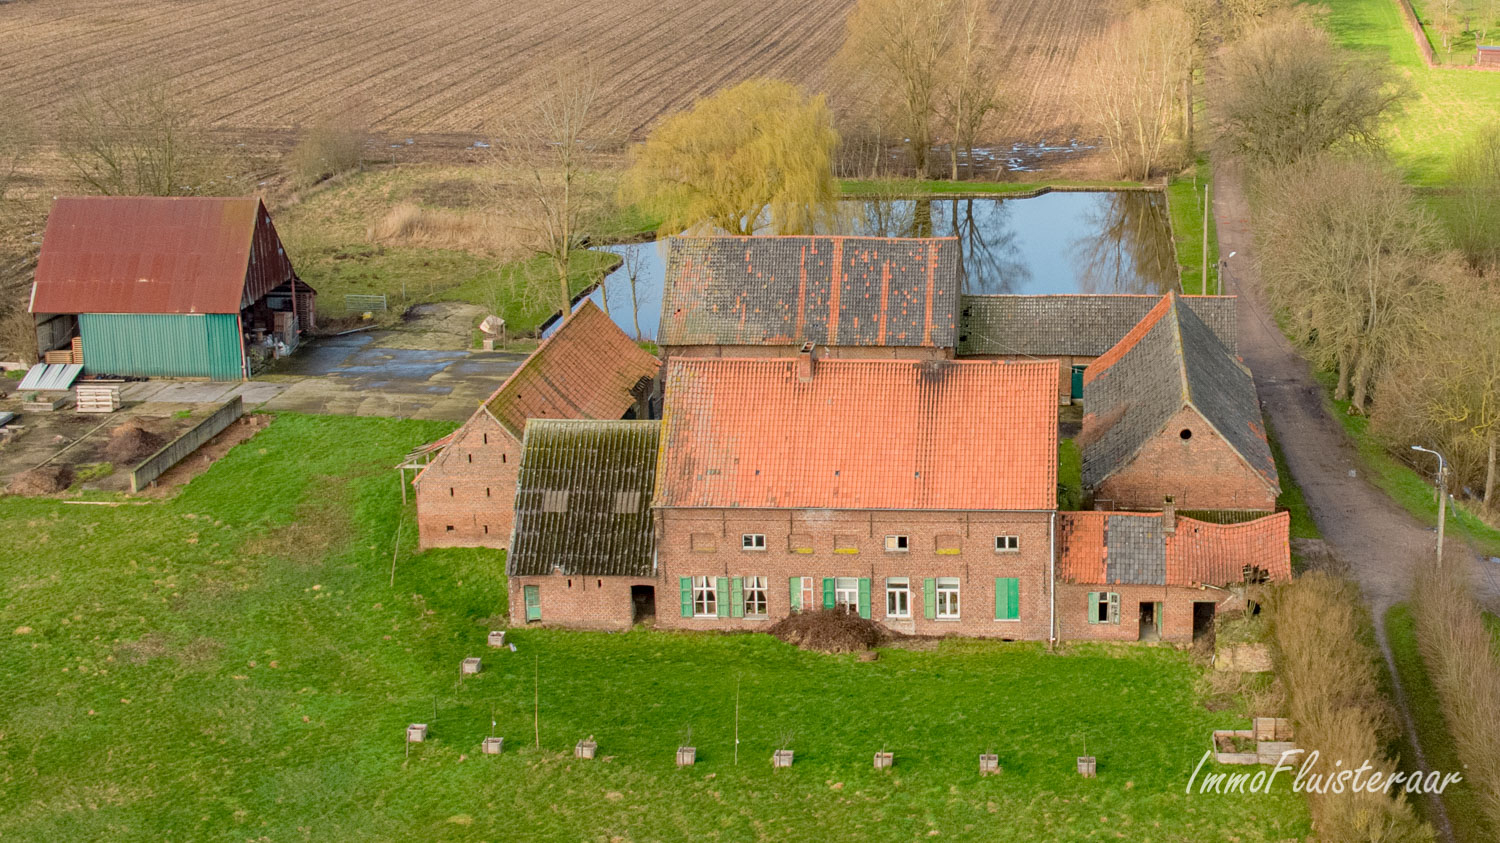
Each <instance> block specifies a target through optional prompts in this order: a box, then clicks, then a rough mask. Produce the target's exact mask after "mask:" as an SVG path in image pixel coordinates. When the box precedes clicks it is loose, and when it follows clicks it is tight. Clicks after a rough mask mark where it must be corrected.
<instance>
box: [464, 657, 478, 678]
mask: <svg viewBox="0 0 1500 843" xmlns="http://www.w3.org/2000/svg"><path fill="white" fill-rule="evenodd" d="M480 667H481V665H480V662H479V659H477V658H467V659H464V663H463V666H462V667H461V668H460V669H461V670H463V672H464V673H465V674H473V673H478V672H479V670H480Z"/></svg>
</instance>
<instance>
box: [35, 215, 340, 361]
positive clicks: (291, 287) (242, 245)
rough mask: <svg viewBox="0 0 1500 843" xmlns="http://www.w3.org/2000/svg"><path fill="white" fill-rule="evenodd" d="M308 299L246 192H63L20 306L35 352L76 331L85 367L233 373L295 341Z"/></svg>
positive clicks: (309, 292) (306, 320) (310, 316)
mask: <svg viewBox="0 0 1500 843" xmlns="http://www.w3.org/2000/svg"><path fill="white" fill-rule="evenodd" d="M315 296H316V294H315V293H314V291H313V289H312V288H311V287H309V286H307V284H306V283H304V282H303V281H302V280H301V279H299V278H298V277H297V273H296V271H295V270H293V269H292V264H291V261H290V260H289V259H288V258H287V255H286V249H285V248H284V247H283V246H282V243H281V240H280V238H278V237H277V235H276V228H275V226H274V225H272V223H271V217H270V214H269V213H267V212H266V207H265V205H264V204H262V203H261V201H260V200H259V199H257V198H255V197H248V198H206V197H181V196H180V197H154V196H71V197H63V198H61V199H58V200H57V201H56V202H55V203H54V204H53V206H52V213H51V214H50V215H49V217H48V219H47V229H46V232H45V233H44V234H43V236H42V248H41V254H40V256H39V257H38V259H37V268H36V281H35V284H34V286H33V287H32V293H31V312H32V313H33V314H35V315H36V318H37V322H38V325H39V330H38V345H39V349H38V351H39V352H42V353H45V352H47V351H49V350H51V349H53V348H58V347H61V346H64V345H68V344H70V343H71V341H72V340H73V338H74V337H78V338H80V339H81V347H82V353H83V367H84V371H85V372H88V373H91V374H110V375H123V376H140V377H194V378H212V379H214V380H238V379H240V378H245V377H249V375H250V374H251V373H252V372H253V370H254V369H255V367H256V366H257V365H258V364H259V363H260V362H261V361H264V360H269V359H272V358H274V357H276V356H278V355H280V354H283V353H286V352H288V351H290V350H291V349H293V348H295V347H296V346H297V344H298V342H299V340H300V338H301V336H302V334H303V332H304V331H306V330H309V329H311V328H313V327H314V311H315Z"/></svg>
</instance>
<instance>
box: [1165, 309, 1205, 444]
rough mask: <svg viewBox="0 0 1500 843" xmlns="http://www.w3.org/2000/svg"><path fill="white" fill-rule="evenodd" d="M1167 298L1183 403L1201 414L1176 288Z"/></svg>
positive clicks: (1173, 348)
mask: <svg viewBox="0 0 1500 843" xmlns="http://www.w3.org/2000/svg"><path fill="white" fill-rule="evenodd" d="M1167 298H1168V299H1169V300H1170V301H1171V304H1170V305H1169V306H1168V307H1167V312H1168V313H1169V314H1171V317H1172V323H1171V328H1172V350H1173V351H1174V352H1176V354H1177V373H1178V375H1180V376H1181V378H1182V403H1183V404H1185V405H1187V406H1189V407H1192V408H1193V409H1194V410H1197V411H1198V415H1200V416H1201V415H1203V411H1202V410H1199V409H1198V405H1197V404H1195V403H1193V381H1192V379H1190V378H1189V377H1188V369H1187V350H1186V349H1184V348H1183V346H1182V311H1181V310H1180V309H1179V307H1178V304H1177V292H1176V291H1175V290H1174V291H1172V292H1169V293H1167ZM1210 424H1212V423H1211V422H1210Z"/></svg>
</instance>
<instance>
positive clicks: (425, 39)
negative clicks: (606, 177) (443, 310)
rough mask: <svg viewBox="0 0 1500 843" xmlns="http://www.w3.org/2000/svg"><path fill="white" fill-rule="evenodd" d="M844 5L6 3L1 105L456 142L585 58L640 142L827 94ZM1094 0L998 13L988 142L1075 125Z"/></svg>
mask: <svg viewBox="0 0 1500 843" xmlns="http://www.w3.org/2000/svg"><path fill="white" fill-rule="evenodd" d="M852 2H853V0H753V2H752V0H740V2H731V1H729V0H591V2H583V0H110V2H107V3H100V2H98V0H21V1H20V2H14V3H4V4H0V98H9V99H14V100H19V101H22V102H24V103H26V104H28V105H29V106H31V107H32V108H34V109H35V110H36V111H37V113H38V117H39V118H40V119H41V120H43V121H44V122H45V120H46V118H47V116H48V115H49V114H51V113H55V111H56V110H57V108H58V107H59V106H61V105H62V104H64V103H65V102H66V101H67V100H68V98H69V97H70V96H71V94H72V92H73V91H74V90H76V89H77V87H79V86H89V85H97V84H99V83H104V82H108V81H111V80H115V79H121V78H128V77H132V76H139V75H146V74H158V75H164V76H167V77H169V78H172V79H174V80H176V81H177V82H178V83H179V85H180V87H181V88H182V89H183V90H184V92H185V93H186V94H187V95H188V96H190V97H191V98H192V99H193V100H194V101H196V102H197V103H199V104H200V105H201V107H202V108H203V110H204V116H205V117H206V118H208V119H210V120H211V121H212V122H213V123H214V124H215V125H217V126H220V127H222V128H226V129H245V130H256V129H262V130H264V129H284V128H290V127H294V126H298V125H302V124H306V123H310V122H315V121H317V120H319V119H322V118H324V117H325V116H326V115H329V114H330V113H333V112H334V111H336V110H338V109H339V108H340V107H341V106H343V105H345V104H349V105H352V106H353V107H355V108H357V109H358V110H359V111H360V112H361V113H362V114H363V116H364V117H365V119H367V120H368V121H369V122H370V124H371V125H372V127H374V128H376V129H378V130H382V131H386V132H391V133H413V134H429V133H430V134H444V135H465V134H475V135H476V136H477V134H478V133H480V132H482V131H483V128H484V126H485V125H486V124H487V123H488V122H489V121H490V120H491V119H492V118H494V117H495V116H496V115H499V114H502V113H503V112H504V111H505V110H506V109H507V108H508V107H512V106H514V105H515V104H516V103H517V102H519V101H522V99H523V98H524V97H525V96H526V95H527V91H528V90H529V89H531V88H532V87H534V86H535V85H537V84H540V83H542V82H544V81H545V80H549V79H550V78H551V76H552V74H553V73H554V71H553V69H552V68H553V67H554V66H555V65H556V63H558V62H568V61H569V59H568V57H570V56H571V57H576V56H579V55H583V56H587V57H588V60H589V61H590V62H591V63H592V64H593V65H594V67H595V68H596V69H597V72H598V75H599V76H600V77H601V78H602V79H603V80H604V82H605V85H606V96H607V99H608V101H609V104H610V107H611V108H612V109H613V110H614V111H615V112H616V115H617V116H618V118H619V119H620V120H621V121H622V123H623V124H624V125H625V126H626V127H629V128H632V129H636V130H639V129H640V128H642V127H644V126H647V125H649V124H650V123H651V122H652V121H653V120H654V119H656V118H657V117H659V116H660V115H662V114H664V113H668V112H671V111H674V110H677V109H679V108H682V107H683V106H685V105H687V104H688V103H690V102H691V101H692V100H693V99H694V98H696V97H698V96H700V95H702V94H704V93H706V92H709V91H712V90H715V89H717V88H719V87H722V86H724V85H726V84H731V83H734V82H737V81H740V80H742V79H745V78H747V77H751V76H757V75H766V76H776V77H781V78H786V79H790V80H793V81H797V82H801V83H803V84H805V85H807V86H808V87H810V88H814V89H817V88H820V87H822V86H823V85H824V83H825V82H826V81H827V78H828V76H827V74H828V62H829V60H830V59H831V58H832V57H833V55H834V54H835V53H836V52H837V50H838V48H839V45H840V44H841V42H842V41H843V37H844V17H845V15H846V14H847V12H848V10H849V7H850V6H851V5H852ZM1104 6H1105V4H1103V3H1099V2H1097V0H1055V2H1049V0H994V2H993V7H994V11H995V15H996V23H997V29H998V30H999V31H1000V33H1001V38H1002V39H1003V43H1002V45H1001V47H1002V53H1003V55H1004V56H1005V59H1006V60H1007V62H1009V63H1010V66H1011V67H1012V69H1013V71H1014V72H1013V74H1012V75H1011V76H1010V78H1009V79H1008V80H1007V83H1006V91H1007V99H1008V102H1009V104H1010V106H1011V108H1010V112H1009V114H1008V115H1007V117H1006V119H1004V120H1003V121H1001V124H1000V125H997V126H996V127H995V133H996V135H997V137H996V140H1026V141H1036V140H1043V139H1056V138H1057V137H1059V136H1060V135H1065V134H1067V133H1068V132H1069V131H1070V130H1071V129H1072V127H1073V123H1074V120H1073V117H1072V109H1071V107H1070V104H1069V101H1070V99H1071V97H1072V91H1073V87H1074V83H1073V79H1072V74H1071V66H1072V63H1073V58H1074V56H1075V55H1076V52H1077V49H1078V45H1079V44H1080V43H1081V41H1082V40H1083V39H1084V38H1086V37H1087V36H1088V35H1089V34H1092V33H1093V32H1095V31H1097V30H1098V28H1099V27H1100V26H1101V25H1102V21H1101V19H1102V17H1103V15H1104V12H1103V11H1102V9H1103V7H1104Z"/></svg>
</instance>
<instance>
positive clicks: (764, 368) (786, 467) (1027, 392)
mask: <svg viewBox="0 0 1500 843" xmlns="http://www.w3.org/2000/svg"><path fill="white" fill-rule="evenodd" d="M798 367H799V361H797V360H795V359H757V360H736V359H713V358H701V359H700V358H693V359H685V358H684V359H672V360H670V361H668V364H667V384H666V406H665V409H664V410H663V417H662V426H663V428H662V457H661V459H660V460H659V461H658V475H657V503H658V505H660V506H668V507H673V506H676V507H769V508H839V509H948V510H952V509H976V510H1045V509H1052V508H1054V507H1055V506H1056V500H1057V377H1058V371H1057V367H1058V363H1057V361H1055V360H1042V361H1026V362H1014V361H1010V362H1005V361H987V360H985V361H982V360H964V361H942V360H924V361H918V360H819V361H816V362H815V364H814V366H813V375H812V378H811V380H810V381H808V382H804V381H802V380H801V379H800V378H799V375H798Z"/></svg>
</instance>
